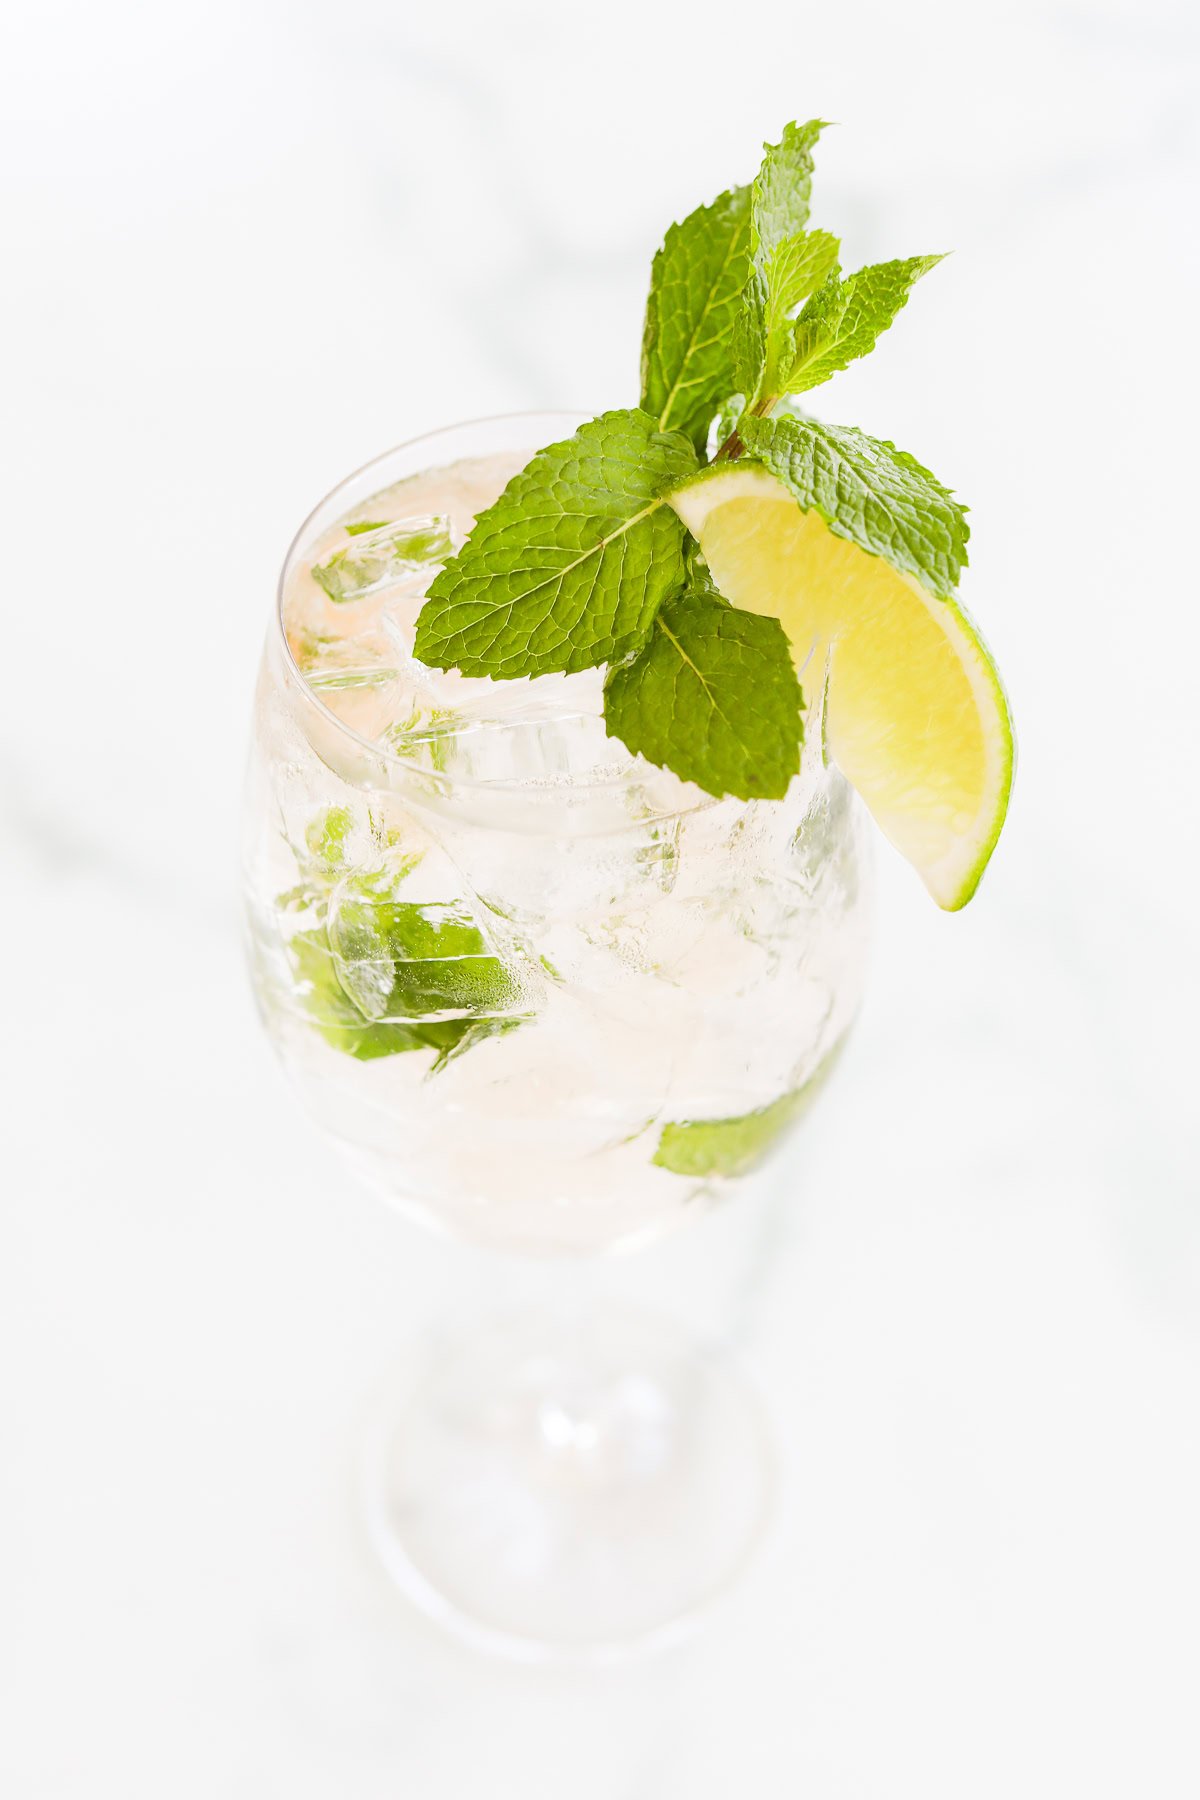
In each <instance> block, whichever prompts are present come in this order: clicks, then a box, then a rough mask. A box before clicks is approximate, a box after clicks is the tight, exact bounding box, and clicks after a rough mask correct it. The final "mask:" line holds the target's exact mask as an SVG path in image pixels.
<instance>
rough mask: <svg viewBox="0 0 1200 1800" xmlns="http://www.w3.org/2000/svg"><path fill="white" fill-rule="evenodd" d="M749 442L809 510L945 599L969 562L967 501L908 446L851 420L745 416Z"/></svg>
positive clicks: (754, 453)
mask: <svg viewBox="0 0 1200 1800" xmlns="http://www.w3.org/2000/svg"><path fill="white" fill-rule="evenodd" d="M740 429H741V433H742V436H743V438H744V440H745V444H746V449H747V451H748V452H749V454H750V455H751V456H754V457H757V458H758V460H759V461H760V462H762V463H765V465H766V467H767V468H768V469H769V470H770V471H771V473H772V474H773V475H775V476H777V477H778V478H779V480H780V481H781V482H782V483H783V485H784V486H785V487H786V488H787V489H788V491H789V493H791V494H793V495H794V496H795V498H796V499H797V501H798V502H799V503H800V505H801V506H802V507H803V508H804V509H805V511H806V512H808V511H812V512H817V513H819V514H820V515H821V517H822V518H823V519H824V521H825V523H826V524H827V525H828V526H829V528H830V530H831V531H833V532H836V534H837V535H838V537H842V538H845V539H846V540H847V541H848V542H849V543H852V544H857V545H858V546H859V548H860V549H862V550H866V551H868V552H869V553H870V554H871V555H872V556H882V557H883V558H884V559H885V561H887V562H890V563H891V564H892V566H893V568H896V569H903V570H905V571H906V573H908V574H910V575H915V576H916V577H917V579H918V581H921V582H923V583H924V585H925V586H926V587H927V588H928V589H929V590H930V592H931V593H934V594H937V595H940V596H941V597H942V598H943V599H945V598H947V597H948V596H949V595H950V594H952V593H953V592H954V589H955V587H956V585H957V583H958V577H959V575H960V573H961V572H962V570H963V568H964V567H965V566H966V561H967V539H968V538H969V536H970V527H969V526H968V524H967V518H966V508H965V507H964V506H963V505H962V504H961V502H959V501H958V500H956V499H955V498H954V495H953V494H952V493H951V491H950V489H949V488H946V487H943V486H942V484H941V482H940V481H938V480H937V478H936V476H934V475H931V474H930V472H929V470H928V469H926V468H924V467H923V466H922V464H921V463H919V462H918V461H917V459H916V457H915V456H910V455H909V454H908V452H907V451H906V450H897V448H896V446H895V444H890V443H888V442H887V440H886V439H883V438H872V437H868V436H867V434H866V432H865V431H855V430H854V429H853V427H852V426H848V425H822V424H820V423H818V421H817V420H816V419H799V418H794V417H793V418H788V417H783V418H779V417H777V418H773V419H749V418H748V419H745V420H743V422H742V425H741V427H740Z"/></svg>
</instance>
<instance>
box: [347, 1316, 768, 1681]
mask: <svg viewBox="0 0 1200 1800" xmlns="http://www.w3.org/2000/svg"><path fill="white" fill-rule="evenodd" d="M772 1488H773V1467H772V1457H771V1450H770V1443H769V1439H768V1435H767V1431H766V1428H765V1423H764V1419H763V1414H762V1411H761V1407H760V1404H759V1401H758V1397H757V1395H756V1393H755V1391H754V1389H753V1388H752V1387H751V1386H750V1384H749V1382H748V1381H747V1379H746V1378H745V1376H744V1375H743V1374H742V1373H741V1372H740V1370H739V1368H738V1367H737V1364H736V1362H735V1361H734V1359H733V1358H732V1356H730V1355H729V1354H728V1353H727V1352H725V1351H722V1350H720V1349H718V1348H715V1347H712V1346H709V1345H704V1344H699V1343H697V1342H696V1341H694V1340H693V1339H692V1338H690V1337H689V1336H688V1335H687V1334H686V1333H685V1332H682V1331H681V1330H679V1329H678V1328H676V1327H674V1326H670V1325H667V1324H665V1323H662V1322H660V1321H658V1320H655V1319H651V1318H646V1317H644V1316H642V1315H640V1314H638V1313H634V1312H628V1311H625V1310H623V1309H604V1310H601V1311H598V1312H595V1313H591V1314H589V1315H588V1316H587V1317H586V1318H584V1319H583V1320H578V1319H577V1320H562V1319H555V1318H553V1317H545V1316H539V1317H537V1318H533V1319H530V1318H528V1317H522V1318H521V1319H513V1320H506V1321H501V1322H497V1323H493V1324H491V1325H488V1326H486V1327H484V1328H482V1329H480V1330H479V1331H477V1332H474V1333H472V1334H471V1335H469V1336H466V1337H463V1338H459V1339H457V1340H456V1341H452V1342H450V1343H448V1344H441V1345H438V1346H436V1348H435V1350H434V1351H433V1352H432V1353H431V1354H430V1355H429V1357H428V1358H427V1360H426V1364H425V1366H424V1368H423V1369H421V1370H419V1371H417V1372H415V1373H414V1375H413V1377H412V1379H411V1381H410V1383H409V1385H408V1387H407V1390H406V1391H405V1392H404V1393H403V1394H402V1395H401V1396H400V1398H399V1404H398V1405H396V1404H393V1407H392V1409H391V1411H390V1412H389V1413H388V1414H387V1416H386V1417H383V1418H381V1421H380V1423H379V1425H378V1427H377V1429H376V1431H375V1432H374V1434H373V1436H372V1438H371V1441H370V1444H369V1454H368V1460H367V1471H366V1499H367V1513H368V1521H369V1525H370V1530H371V1536H372V1539H373V1542H374V1544H375V1547H376V1549H377V1551H378V1553H379V1555H380V1557H381V1558H382V1560H383V1563H384V1566H385V1567H386V1569H387V1570H388V1573H389V1574H390V1575H391V1576H392V1578H393V1580H394V1581H395V1582H396V1583H397V1585H398V1586H399V1587H400V1588H401V1589H402V1590H403V1591H404V1593H405V1594H406V1595H407V1596H408V1598H409V1599H410V1600H412V1601H414V1602H415V1603H416V1604H417V1605H418V1606H419V1607H421V1608H422V1610H423V1611H425V1612H426V1613H429V1614H431V1615H432V1616H433V1617H434V1618H435V1619H437V1620H438V1621H439V1622H440V1623H441V1624H443V1625H445V1626H447V1627H448V1628H450V1629H452V1630H454V1631H456V1632H457V1633H458V1634H459V1635H460V1636H463V1637H466V1638H467V1639H469V1640H470V1642H471V1643H473V1644H474V1645H476V1646H477V1647H478V1648H480V1649H486V1650H490V1651H494V1652H497V1653H499V1654H503V1655H508V1656H515V1657H520V1658H524V1659H528V1660H535V1659H542V1658H552V1657H559V1658H568V1659H586V1660H600V1661H606V1660H610V1659H613V1658H616V1657H619V1656H622V1655H627V1654H629V1653H630V1652H633V1651H640V1650H646V1649H651V1648H657V1647H658V1646H660V1645H664V1644H667V1643H670V1642H673V1641H675V1640H676V1639H677V1638H678V1637H680V1636H681V1635H683V1634H684V1633H685V1632H686V1631H687V1630H688V1629H689V1628H690V1627H691V1626H692V1625H693V1624H694V1623H695V1622H696V1620H697V1618H698V1616H699V1615H700V1614H701V1613H702V1612H703V1610H704V1608H705V1607H706V1606H708V1605H709V1604H710V1603H711V1602H712V1601H713V1600H715V1599H716V1598H717V1596H718V1595H719V1594H720V1593H721V1592H722V1591H723V1590H724V1589H725V1588H727V1587H728V1586H729V1584H730V1583H731V1582H732V1581H733V1580H734V1579H735V1577H736V1576H737V1575H738V1574H739V1573H740V1571H741V1569H742V1568H743V1567H744V1565H745V1563H746V1561H747V1559H748V1557H749V1556H750V1554H751V1552H752V1550H753V1548H754V1546H755V1544H756V1543H757V1541H758V1539H759V1537H760V1536H761V1533H762V1529H763V1526H764V1524H765V1522H766V1518H767V1513H768V1509H769V1501H770V1497H771V1492H772Z"/></svg>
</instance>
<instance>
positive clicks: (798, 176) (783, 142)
mask: <svg viewBox="0 0 1200 1800" xmlns="http://www.w3.org/2000/svg"><path fill="white" fill-rule="evenodd" d="M827 123H828V121H827V120H825V119H809V120H808V121H807V122H806V123H805V124H803V125H795V124H792V125H785V126H784V128H783V136H782V137H781V138H780V140H779V142H778V143H777V144H764V146H763V148H764V150H765V151H766V155H765V156H764V157H763V163H762V167H761V169H760V170H759V171H758V174H757V176H756V177H755V181H754V188H753V197H752V201H751V207H752V215H753V219H752V236H753V244H752V249H753V254H754V257H755V260H756V261H759V260H760V259H765V258H766V257H767V256H768V255H769V254H770V252H771V251H772V250H773V249H774V248H775V246H776V244H780V243H782V242H783V240H784V238H789V237H794V236H795V234H796V232H798V231H803V229H804V227H805V225H807V223H808V203H809V199H810V197H811V194H812V177H813V155H812V153H813V147H814V145H815V144H816V141H817V139H818V138H819V137H820V135H821V133H822V131H823V130H824V129H825V126H826V124H827Z"/></svg>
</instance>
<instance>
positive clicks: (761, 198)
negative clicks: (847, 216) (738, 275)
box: [734, 119, 838, 403]
mask: <svg viewBox="0 0 1200 1800" xmlns="http://www.w3.org/2000/svg"><path fill="white" fill-rule="evenodd" d="M823 128H824V121H823V120H821V119H809V121H808V122H807V124H805V125H795V124H793V125H787V126H785V127H784V131H783V136H782V138H781V139H780V141H779V143H778V144H766V145H764V149H765V151H766V155H765V156H764V158H763V163H762V167H761V168H760V169H759V171H758V174H757V175H756V176H755V179H754V185H753V187H752V188H751V190H750V259H751V264H750V272H749V278H748V280H747V283H746V291H745V296H744V308H743V311H742V315H741V317H740V319H739V320H738V324H737V330H736V332H735V343H734V364H735V370H736V380H737V385H738V386H739V387H741V388H743V389H744V390H745V392H746V394H747V395H748V396H749V398H750V400H751V402H752V403H753V402H754V401H756V400H759V399H760V398H761V397H762V396H763V395H764V394H765V393H769V392H773V391H774V390H773V389H769V388H768V387H767V386H766V385H765V375H766V371H767V367H768V363H772V364H774V363H775V362H777V361H778V360H779V358H780V356H781V355H782V354H783V353H784V351H785V347H786V335H787V334H786V333H784V334H783V337H782V338H781V335H780V328H781V326H782V325H783V322H784V321H785V320H786V319H787V316H788V314H789V312H790V311H791V309H792V308H793V307H795V306H798V305H799V303H800V301H801V300H804V299H807V297H808V295H809V294H811V293H812V292H813V291H814V289H815V288H816V287H818V286H819V284H820V283H821V282H822V281H823V280H824V278H825V276H826V275H827V274H828V273H829V270H830V269H831V268H833V267H834V266H835V264H836V262H837V249H838V246H837V243H836V240H834V239H832V238H830V237H829V236H828V233H825V232H822V233H820V234H815V233H814V234H813V235H814V238H817V239H818V242H816V243H814V244H812V245H811V246H810V247H809V249H808V251H807V252H806V248H805V236H806V234H805V232H804V226H805V225H806V224H807V222H808V205H809V198H810V195H811V193H812V176H813V156H812V153H813V146H814V145H815V144H816V141H817V139H818V137H819V136H820V134H821V131H822V130H823ZM788 245H790V246H791V247H790V248H785V246H788ZM806 254H808V255H812V256H813V258H814V261H815V263H816V267H815V269H814V270H813V271H812V277H811V279H808V278H807V275H806V274H802V273H801V267H802V265H803V263H804V261H805V258H806ZM789 271H792V272H791V273H789ZM789 291H790V292H791V298H790V299H785V297H784V296H785V295H786V294H787V293H788V292H789Z"/></svg>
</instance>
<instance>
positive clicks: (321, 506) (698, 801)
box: [273, 407, 716, 816]
mask: <svg viewBox="0 0 1200 1800" xmlns="http://www.w3.org/2000/svg"><path fill="white" fill-rule="evenodd" d="M593 417H595V414H593V413H586V412H582V411H569V410H567V409H564V408H557V407H555V408H549V409H547V408H540V407H536V408H528V409H526V410H523V411H521V412H513V413H485V414H481V415H480V416H479V417H477V418H474V419H460V420H458V421H456V422H455V423H454V424H452V425H440V426H437V427H436V428H435V429H434V430H433V431H423V432H420V433H418V435H417V436H416V437H412V438H406V439H404V440H403V441H402V442H401V443H399V444H393V445H392V447H391V448H390V449H388V450H383V451H381V452H380V454H379V455H378V456H372V457H370V458H369V459H368V461H366V462H365V463H361V464H360V465H359V466H358V468H356V469H353V470H351V472H350V473H349V474H348V475H344V476H343V477H342V479H341V480H340V481H338V482H335V484H334V486H333V487H331V488H330V489H329V491H328V492H327V493H325V494H324V495H322V497H321V498H320V499H319V500H318V501H317V502H316V504H315V505H314V506H312V507H311V508H310V509H309V511H308V513H307V514H306V515H305V517H304V519H303V521H302V522H301V524H300V526H299V527H298V529H297V530H296V532H295V534H294V536H293V537H292V540H291V542H290V543H289V545H288V547H287V550H286V552H285V554H284V558H283V563H282V565H281V567H280V571H279V579H278V582H277V584H276V590H275V606H274V609H273V629H274V637H275V641H276V644H277V646H278V648H279V649H280V650H281V651H282V653H283V658H284V663H285V666H286V669H287V672H288V674H289V675H291V676H292V677H293V678H294V679H295V681H296V682H297V684H298V686H299V688H300V691H301V692H302V694H303V695H304V699H305V701H306V703H307V704H308V705H309V706H311V707H313V708H314V710H315V711H316V712H317V713H318V714H319V715H320V717H321V719H322V721H323V722H324V724H325V725H326V726H327V727H328V728H329V729H330V730H332V731H334V732H335V733H337V735H338V736H339V737H340V738H343V739H345V740H347V741H349V742H350V743H352V744H354V745H355V746H356V747H357V748H358V749H359V750H360V751H362V752H364V753H365V754H366V755H368V756H370V757H372V758H374V759H375V760H376V761H378V762H381V763H382V764H383V765H384V766H385V767H389V768H396V769H399V770H402V771H404V772H405V773H406V774H407V775H409V776H410V777H412V778H413V779H414V780H417V781H420V782H421V783H422V784H423V785H426V784H430V783H432V784H433V785H434V786H435V787H436V788H437V790H438V791H439V792H444V793H447V794H451V793H454V792H457V791H463V792H466V791H474V792H476V793H494V794H513V793H539V794H545V795H546V796H547V797H549V796H550V795H552V794H555V793H558V794H560V795H566V796H573V795H581V796H584V795H587V794H597V793H614V792H616V791H618V790H619V789H621V788H624V787H628V786H629V782H630V777H631V775H633V774H636V772H637V770H638V766H639V762H640V760H641V759H640V758H639V759H637V760H635V761H634V762H632V763H631V764H630V765H629V767H628V769H626V770H624V771H622V772H621V773H620V774H617V775H608V776H605V777H603V778H602V779H600V780H596V781H578V782H575V781H573V782H570V783H568V784H566V785H565V786H564V787H563V788H561V789H555V788H553V787H549V788H539V787H537V786H535V785H534V784H533V783H531V782H530V781H529V780H528V779H513V780H501V781H485V780H480V779H479V778H478V777H474V776H461V775H446V774H443V773H442V772H441V771H440V770H437V771H435V770H432V769H424V768H421V767H420V765H419V764H417V763H415V762H413V760H412V759H411V758H410V757H406V756H402V755H401V754H400V753H399V752H398V751H396V750H394V749H393V748H392V747H391V746H390V745H387V744H382V743H380V742H379V740H378V739H377V738H369V737H365V736H364V735H363V733H362V732H360V731H357V730H355V728H354V726H353V725H348V724H347V723H346V721H345V720H344V719H342V718H340V717H339V716H338V714H337V713H336V712H334V710H333V708H332V707H331V706H329V705H328V704H327V703H326V702H325V701H324V700H323V699H322V698H321V696H320V694H319V693H318V692H317V690H316V689H315V688H314V687H313V686H312V685H311V683H310V682H309V681H308V680H307V678H306V676H305V674H304V671H303V670H302V669H301V667H300V665H299V663H298V662H297V661H296V658H295V656H294V655H293V654H292V647H291V644H290V643H289V642H288V635H287V630H286V628H285V625H284V604H285V600H286V591H287V582H288V578H289V576H290V574H291V571H292V567H293V564H294V562H295V560H296V558H297V557H298V555H299V554H300V551H301V548H302V546H303V544H304V542H305V539H306V538H307V537H308V536H309V534H310V533H311V532H312V530H313V528H314V522H315V521H316V520H317V519H318V518H319V516H320V515H321V513H323V512H324V511H325V509H326V507H327V506H328V505H329V503H330V501H331V500H333V499H334V497H335V495H337V494H339V493H340V492H341V490H342V489H343V488H348V487H350V486H351V485H352V484H353V483H355V482H357V481H359V480H360V478H361V477H363V476H365V475H367V474H369V473H370V471H371V470H372V469H375V468H379V467H381V466H382V465H383V464H385V463H388V462H390V461H391V460H392V459H393V458H394V457H396V456H399V455H400V454H401V453H402V452H403V451H406V450H414V449H416V448H417V447H418V446H419V445H421V444H425V443H430V444H432V443H433V442H434V441H435V440H436V439H438V438H444V437H448V436H450V434H451V433H457V432H465V431H470V430H471V429H472V428H474V427H482V426H489V425H491V426H495V425H507V424H512V425H519V424H520V423H521V422H522V421H523V420H532V419H545V420H551V419H555V420H560V421H561V422H562V424H563V427H564V432H566V431H567V428H568V426H569V429H570V431H574V430H577V429H578V422H579V421H584V422H586V420H588V419H590V418H593ZM547 441H548V442H553V441H554V440H553V439H549V440H547ZM542 447H543V446H542V445H536V446H535V447H534V450H533V452H531V454H536V453H537V450H538V449H541V448H542ZM427 466H428V467H429V468H431V469H433V468H437V467H439V466H440V465H439V464H437V463H436V462H433V463H430V464H428V465H427ZM414 472H417V471H414ZM401 479H403V477H401ZM385 485H386V483H385ZM468 729H470V727H468ZM648 766H651V767H652V766H653V765H648ZM695 793H696V797H695V798H694V799H692V798H689V799H688V800H687V801H686V802H685V803H684V804H683V805H681V806H679V807H674V808H671V809H670V816H675V814H678V813H685V812H687V813H690V812H696V811H699V810H701V809H702V808H703V807H705V806H712V805H715V804H716V800H715V798H714V796H712V795H711V794H706V793H704V792H703V790H696V791H695Z"/></svg>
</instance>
